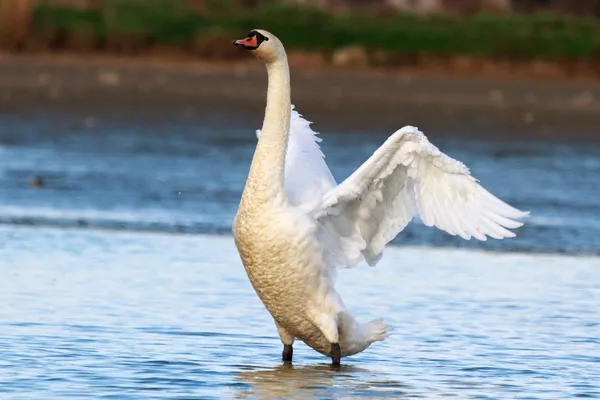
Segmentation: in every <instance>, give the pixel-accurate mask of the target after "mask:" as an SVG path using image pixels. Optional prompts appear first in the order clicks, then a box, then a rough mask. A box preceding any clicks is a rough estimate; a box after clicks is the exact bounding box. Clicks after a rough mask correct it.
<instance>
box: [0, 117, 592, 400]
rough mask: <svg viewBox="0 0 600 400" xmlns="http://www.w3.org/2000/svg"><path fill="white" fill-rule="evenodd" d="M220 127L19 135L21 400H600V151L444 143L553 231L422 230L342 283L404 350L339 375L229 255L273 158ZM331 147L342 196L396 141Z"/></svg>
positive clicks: (21, 128)
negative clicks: (251, 189)
mask: <svg viewBox="0 0 600 400" xmlns="http://www.w3.org/2000/svg"><path fill="white" fill-rule="evenodd" d="M212 118H213V120H212V121H205V122H206V123H202V121H200V122H199V121H193V122H190V121H188V122H185V121H179V122H178V123H171V124H168V125H167V124H153V125H148V124H144V122H143V121H133V120H132V121H111V120H110V119H106V120H103V119H91V118H88V119H84V120H79V119H74V118H73V117H69V116H67V115H61V114H55V115H54V114H53V115H39V116H36V118H28V117H23V116H18V115H13V116H6V115H2V116H0V160H1V162H0V349H1V351H2V353H1V354H2V357H0V399H10V400H12V399H41V398H43V399H64V398H82V399H83V398H115V399H138V398H140V399H141V398H143V399H147V398H155V399H166V398H177V399H191V398H195V399H208V398H261V399H270V398H295V399H299V398H339V399H342V398H377V397H379V398H402V397H408V398H427V399H429V398H439V397H451V396H452V397H458V398H473V399H475V398H477V399H481V398H490V399H491V398H494V399H495V398H499V399H506V398H521V399H565V398H573V397H600V383H598V382H600V350H599V349H600V343H599V339H598V332H599V331H600V312H599V311H598V310H600V283H599V282H600V268H599V267H600V257H599V256H598V255H599V254H600V241H599V240H598V238H599V237H600V203H599V202H598V198H600V181H599V180H598V179H596V177H597V175H598V173H599V172H600V148H598V147H594V146H591V145H590V146H581V145H575V144H571V143H564V144H557V143H543V142H526V141H522V142H512V143H511V142H490V141H473V140H458V139H456V140H442V141H436V144H438V146H439V147H440V148H441V149H442V150H443V151H445V152H447V153H448V154H449V155H451V156H453V157H455V158H458V159H460V160H462V161H464V162H465V163H466V164H467V165H468V166H469V167H471V169H472V171H473V174H474V175H475V176H476V177H478V178H479V179H480V180H481V182H482V183H483V185H484V186H485V187H486V188H488V189H489V190H490V191H492V192H493V193H495V194H497V195H499V196H500V197H502V198H503V199H505V200H507V201H508V202H510V203H511V204H513V205H515V206H517V207H519V208H522V209H530V210H532V212H533V213H532V217H531V218H530V219H529V220H528V221H527V224H526V225H525V226H524V227H523V228H521V229H519V230H518V237H517V238H515V239H511V240H505V241H488V242H486V243H480V242H475V241H470V242H466V241H462V240H460V239H456V238H453V237H451V236H449V235H447V234H444V233H443V232H439V231H437V230H434V229H430V228H425V227H423V226H421V225H419V224H418V223H414V224H411V225H410V226H409V227H408V228H407V229H406V230H405V232H403V233H401V234H400V235H399V236H398V238H397V239H396V240H395V242H394V243H395V244H396V245H402V246H400V247H391V248H389V249H388V250H387V251H386V254H385V256H384V258H383V260H382V262H381V263H380V264H379V265H378V266H377V267H376V268H368V267H365V266H362V267H360V268H357V269H355V270H351V271H343V272H341V273H340V275H339V284H338V286H339V291H340V292H341V294H342V297H343V298H344V300H345V302H346V304H347V305H348V307H349V308H351V309H352V310H353V312H355V313H356V315H357V316H358V317H359V319H361V320H363V321H366V320H370V319H373V318H377V317H384V318H385V319H386V320H387V321H388V322H389V323H391V324H392V325H393V326H394V327H395V331H394V335H393V336H392V337H390V338H389V339H388V340H387V341H385V342H382V343H376V344H374V345H373V346H372V347H371V348H369V349H368V350H367V351H365V352H363V353H360V354H359V355H356V356H353V357H350V358H347V359H344V365H343V367H342V368H341V370H340V371H334V370H332V369H331V368H330V367H329V366H328V363H329V360H328V359H326V358H325V357H322V356H321V355H319V354H317V353H315V352H314V351H312V350H311V349H309V348H307V347H306V346H304V345H303V344H301V343H297V344H296V345H295V352H294V358H295V361H294V365H293V367H289V366H284V365H282V363H281V361H280V357H281V343H280V341H279V338H278V336H277V333H276V330H275V328H274V326H273V322H272V320H271V318H270V316H269V314H268V313H267V312H266V310H265V309H264V307H263V306H262V304H261V303H260V301H259V300H258V298H257V297H256V295H255V294H254V292H253V289H252V287H251V286H250V284H249V282H248V280H247V278H246V275H245V272H244V270H243V267H242V265H241V263H240V261H239V258H238V255H237V252H236V250H235V247H234V246H233V242H232V239H231V237H230V235H229V232H230V226H231V221H232V218H233V215H234V213H235V209H236V207H237V203H238V201H239V195H240V192H241V189H242V187H243V184H244V180H245V177H246V173H247V169H248V165H249V162H250V158H251V155H252V151H253V146H254V144H255V137H254V136H253V132H252V130H251V129H248V128H244V129H242V128H241V127H242V126H243V125H244V124H245V121H244V120H243V119H239V118H238V117H235V116H222V115H221V116H219V115H213V116H212ZM225 122H226V123H225ZM322 137H323V139H324V141H323V143H322V147H323V150H324V152H325V153H326V154H327V156H328V158H327V160H328V162H329V164H330V166H331V169H332V170H333V172H334V175H335V176H336V178H337V179H338V181H340V180H342V179H343V178H344V177H345V176H348V175H349V174H350V172H351V171H353V170H354V169H355V168H356V167H357V166H358V165H360V163H361V162H362V161H364V160H365V159H366V158H367V157H368V156H369V155H370V154H371V152H372V151H373V150H374V149H375V148H376V147H377V146H378V145H379V144H380V143H381V142H383V140H385V136H382V135H377V134H371V133H369V134H338V133H335V132H333V133H331V132H326V133H323V135H322ZM36 176H40V177H41V178H42V180H43V182H44V185H43V187H41V188H33V187H31V186H30V185H29V184H28V182H29V181H30V180H31V179H33V178H34V177H36ZM457 247H461V249H459V248H457ZM475 248H480V249H486V250H494V251H481V250H477V249H475ZM558 253H569V254H568V255H564V254H563V255H561V254H558Z"/></svg>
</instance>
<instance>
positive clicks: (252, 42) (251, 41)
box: [231, 35, 258, 49]
mask: <svg viewBox="0 0 600 400" xmlns="http://www.w3.org/2000/svg"><path fill="white" fill-rule="evenodd" d="M231 44H232V45H234V46H242V47H245V48H247V49H255V48H257V47H258V39H257V37H256V35H254V36H251V37H245V38H243V39H238V40H234V41H233V42H231Z"/></svg>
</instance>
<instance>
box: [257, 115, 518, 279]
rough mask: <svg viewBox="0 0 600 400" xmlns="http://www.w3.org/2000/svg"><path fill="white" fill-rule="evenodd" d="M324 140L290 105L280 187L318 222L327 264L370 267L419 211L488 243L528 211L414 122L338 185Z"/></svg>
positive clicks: (429, 220)
mask: <svg viewBox="0 0 600 400" xmlns="http://www.w3.org/2000/svg"><path fill="white" fill-rule="evenodd" d="M257 137H260V130H257ZM321 140H322V139H321V138H319V137H318V136H317V132H315V131H313V130H312V129H311V128H310V122H309V121H307V120H306V119H304V118H303V117H302V115H300V114H299V113H298V112H297V111H296V110H294V106H293V105H292V112H291V124H290V135H289V139H288V146H287V154H286V159H285V160H286V161H285V178H284V179H285V183H284V187H285V192H286V195H287V197H288V200H289V201H290V203H291V204H293V205H295V206H298V207H301V208H302V209H305V210H307V211H308V212H309V213H310V215H311V217H312V218H314V219H315V220H317V221H318V222H319V231H318V235H319V240H320V242H321V244H322V246H323V251H324V254H325V263H326V265H327V266H328V267H331V268H344V267H353V266H355V265H357V264H358V263H359V262H360V261H362V260H363V259H364V260H365V261H367V262H368V263H369V265H375V264H376V263H377V261H379V259H380V258H381V255H382V251H383V248H384V247H385V245H386V244H388V243H389V242H390V241H392V240H393V239H394V238H395V237H396V235H398V233H400V232H401V231H402V230H403V229H404V228H405V227H406V226H407V225H408V223H409V222H410V221H411V220H412V219H413V218H414V217H416V216H419V217H420V219H421V221H422V222H423V223H424V224H425V225H427V226H435V227H437V228H439V229H441V230H443V231H445V232H447V233H449V234H451V235H458V236H460V237H462V238H463V239H466V240H470V239H471V238H475V239H478V240H482V241H485V240H487V237H488V236H489V237H491V238H494V239H504V238H511V237H514V236H515V234H514V233H513V232H511V231H509V230H508V229H515V228H518V227H520V226H522V225H523V224H522V223H521V222H517V221H515V220H514V219H518V218H523V217H526V216H527V215H528V214H529V213H528V212H522V211H519V210H517V209H516V208H514V207H512V206H510V205H508V204H506V203H505V202H503V201H502V200H500V199H498V198H497V197H495V196H494V195H492V194H491V193H489V192H488V191H487V190H485V189H484V188H483V187H482V186H481V185H479V183H478V181H477V180H476V179H475V178H474V177H472V176H471V174H470V171H469V169H468V168H467V167H466V166H465V165H464V164H463V163H461V162H460V161H457V160H455V159H453V158H451V157H448V156H447V155H446V154H444V153H443V152H441V151H440V150H439V149H438V148H437V147H436V146H434V145H433V144H431V143H430V142H429V141H428V140H427V138H426V137H425V135H424V134H423V133H422V132H421V131H419V130H418V129H417V128H415V127H412V126H406V127H404V128H402V129H400V130H398V131H396V132H395V133H394V134H393V135H392V136H390V138H389V139H388V140H387V141H386V142H385V143H384V144H383V145H382V146H381V147H380V148H379V149H377V151H375V153H374V154H373V156H371V158H369V159H368V160H367V161H366V162H365V163H364V164H363V165H362V166H360V168H358V169H357V170H356V171H355V172H354V173H353V174H352V175H351V176H350V177H348V178H347V179H346V180H344V181H343V182H342V183H341V184H339V185H337V186H336V182H335V179H334V178H333V175H332V174H331V171H330V170H329V168H328V167H327V163H326V162H325V159H324V158H325V156H324V154H323V152H322V151H321V149H320V147H319V144H318V143H319V142H320V141H321ZM507 228H508V229H507Z"/></svg>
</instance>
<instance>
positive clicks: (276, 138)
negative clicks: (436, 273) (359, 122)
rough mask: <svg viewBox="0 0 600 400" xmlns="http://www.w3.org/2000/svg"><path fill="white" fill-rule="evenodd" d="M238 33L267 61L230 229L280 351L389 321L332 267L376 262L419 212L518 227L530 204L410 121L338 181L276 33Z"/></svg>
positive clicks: (499, 235) (489, 231)
mask: <svg viewBox="0 0 600 400" xmlns="http://www.w3.org/2000/svg"><path fill="white" fill-rule="evenodd" d="M259 38H260V40H261V41H259V40H258V39H259ZM235 43H236V44H239V45H242V46H244V47H247V48H249V49H251V50H252V51H253V53H254V54H255V55H256V56H257V57H258V58H259V59H260V60H262V61H263V62H264V63H265V65H266V66H267V72H268V75H269V88H268V92H267V106H266V110H265V120H264V123H263V127H262V130H259V131H257V132H256V133H257V137H258V144H257V146H256V151H255V154H254V158H253V160H252V165H251V167H250V172H249V175H248V180H247V182H246V186H245V188H244V192H243V194H242V199H241V202H240V207H239V209H238V213H237V215H236V218H235V221H234V226H233V233H234V238H235V242H236V246H237V248H238V251H239V253H240V257H241V259H242V261H243V264H244V267H245V269H246V272H247V273H248V277H249V279H250V281H251V282H252V285H253V287H254V289H255V290H256V293H257V295H258V296H259V297H260V299H261V300H262V302H263V304H264V305H265V307H266V308H267V309H268V310H269V312H270V314H271V315H272V316H273V319H274V320H275V324H276V327H277V330H278V332H279V336H280V337H281V341H282V342H283V343H284V345H285V346H284V353H283V358H284V360H291V346H292V344H293V342H294V340H295V339H296V338H298V339H301V340H302V341H304V342H305V343H306V344H307V345H309V346H310V347H312V348H313V349H315V350H316V351H318V352H320V353H322V354H325V355H328V356H331V357H332V360H333V363H334V364H337V363H339V359H340V358H341V357H345V356H349V355H352V354H356V353H358V352H361V351H363V350H365V349H366V348H367V347H369V346H370V345H371V344H372V343H373V342H376V341H380V340H384V339H385V338H386V337H387V335H388V334H387V329H388V327H387V325H386V324H385V323H383V322H381V321H372V322H369V323H366V324H365V323H362V324H361V323H359V322H357V321H356V320H355V319H354V317H353V316H352V315H351V313H350V312H349V311H348V310H347V309H346V307H345V305H344V303H343V302H342V300H341V298H340V297H339V295H338V293H337V292H336V290H335V288H334V282H333V276H334V271H335V270H336V269H339V268H351V267H354V266H356V265H357V264H358V263H360V262H361V261H362V260H365V261H366V262H367V263H369V264H370V265H375V264H376V263H377V262H378V261H379V259H380V258H381V256H382V252H383V249H384V247H385V246H386V244H388V243H389V242H390V241H391V240H392V239H393V238H394V237H395V236H396V235H397V234H398V233H399V232H401V231H402V230H403V229H404V228H405V227H406V226H407V224H408V223H409V222H410V221H411V220H412V219H413V218H414V217H416V216H419V217H420V219H421V220H422V222H423V223H424V224H425V225H427V226H435V227H437V228H439V229H441V230H443V231H445V232H447V233H449V234H451V235H459V236H460V237H462V238H464V239H467V240H468V239H471V238H476V239H478V240H486V239H487V237H488V236H489V237H492V238H495V239H503V238H509V237H514V236H515V234H514V233H513V232H511V231H510V230H509V229H514V228H518V227H520V226H521V225H522V223H521V222H518V221H516V219H519V218H522V217H525V216H527V215H528V213H527V212H522V211H519V210H517V209H516V208H514V207H512V206H510V205H508V204H506V203H505V202H503V201H502V200H500V199H498V198H497V197H495V196H494V195H492V194H490V193H489V192H488V191H486V190H485V189H484V188H483V187H481V186H480V185H479V183H478V181H477V180H476V179H475V178H473V177H472V176H471V175H470V172H469V169H468V168H467V167H466V166H465V165H463V164H462V163H461V162H459V161H457V160H454V159H452V158H450V157H448V156H447V155H445V154H444V153H442V152H441V151H440V150H438V148H437V147H435V146H434V145H433V144H431V143H430V142H429V141H428V140H427V138H426V137H425V135H423V133H421V132H420V131H419V130H418V129H417V128H415V127H412V126H406V127H404V128H402V129H400V130H398V131H396V132H395V133H394V134H393V135H392V136H390V137H389V139H388V140H386V142H385V143H383V145H382V146H381V147H380V148H379V149H377V150H376V151H375V153H374V154H373V155H372V156H371V157H370V158H369V159H368V160H366V161H365V162H364V163H363V164H362V165H361V166H360V167H359V168H358V169H357V170H356V171H355V172H354V173H353V174H352V175H351V176H350V177H348V178H347V179H346V180H344V181H343V182H341V183H340V184H336V181H335V179H334V178H333V176H332V174H331V172H330V170H329V168H328V167H327V164H326V163H325V159H324V155H323V153H322V152H321V149H320V147H319V142H320V141H321V139H320V138H319V137H318V136H317V134H316V132H314V131H313V130H312V129H311V128H310V123H309V122H308V121H307V120H305V119H304V118H303V117H302V116H301V115H300V114H299V113H298V112H297V111H296V110H294V107H293V106H292V105H291V99H290V81H289V68H288V64H287V57H286V55H285V50H284V48H283V45H282V44H281V42H280V41H279V39H277V38H276V37H275V36H274V35H272V34H271V33H269V32H266V31H262V30H255V31H252V32H251V33H250V34H249V36H248V37H247V38H245V39H241V40H239V41H236V42H235Z"/></svg>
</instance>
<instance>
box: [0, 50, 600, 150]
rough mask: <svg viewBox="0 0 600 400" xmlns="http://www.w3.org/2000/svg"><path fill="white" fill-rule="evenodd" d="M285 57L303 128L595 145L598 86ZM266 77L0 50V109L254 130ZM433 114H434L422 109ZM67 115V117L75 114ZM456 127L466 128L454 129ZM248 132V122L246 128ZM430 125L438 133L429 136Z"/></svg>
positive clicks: (244, 64) (242, 64) (234, 66)
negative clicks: (404, 130)
mask: <svg viewBox="0 0 600 400" xmlns="http://www.w3.org/2000/svg"><path fill="white" fill-rule="evenodd" d="M298 57H299V56H298V55H296V54H291V55H290V64H291V66H292V85H293V87H292V96H293V103H294V104H295V105H296V106H297V109H298V110H299V111H300V112H301V113H302V114H305V115H306V117H307V118H308V120H310V121H314V122H315V129H316V130H317V131H319V130H323V129H325V130H336V131H343V130H349V131H358V132H365V131H367V132H382V133H385V132H387V133H388V134H389V133H391V132H393V131H394V130H396V129H398V128H400V127H401V126H404V125H415V126H418V127H419V128H421V129H423V130H424V132H426V133H427V132H428V131H430V133H428V136H429V135H431V136H433V137H435V136H436V135H444V136H459V137H480V136H479V133H478V132H482V131H485V132H486V133H485V136H484V137H486V138H492V139H494V138H499V139H503V138H512V139H523V138H527V139H542V140H553V139H558V140H564V139H567V138H568V139H569V140H583V141H594V142H600V132H598V131H599V127H600V83H599V82H593V81H588V80H573V79H569V80H555V79H524V78H522V77H518V76H517V77H490V76H475V77H473V76H462V75H454V74H434V73H423V71H416V72H408V71H398V70H392V71H390V70H385V71H383V70H381V69H373V70H370V69H342V68H334V67H326V68H319V67H316V66H315V64H312V65H311V64H310V63H309V62H307V61H304V62H302V60H299V58H298ZM265 93H266V74H265V72H264V68H263V67H262V66H261V65H260V64H259V63H258V62H257V61H256V60H255V59H254V58H253V57H252V56H250V55H248V56H247V59H246V60H238V61H233V62H226V61H223V62H215V61H210V60H206V59H194V60H189V59H187V60H186V59H182V58H177V57H173V58H169V59H167V58H164V57H122V56H107V55H98V54H86V55H83V54H78V53H63V54H35V55H31V54H27V55H25V54H21V55H14V54H7V53H2V54H0V113H2V114H14V113H17V114H24V113H25V114H35V113H36V112H43V111H49V112H59V113H66V114H70V115H74V116H77V115H79V117H81V118H85V117H93V118H97V119H106V118H109V119H110V118H112V117H119V118H123V119H125V120H131V119H138V120H140V121H148V122H150V121H154V122H161V121H162V122H165V123H168V122H169V121H177V120H198V121H199V120H204V121H206V120H207V118H208V119H209V120H211V121H213V122H214V123H216V124H223V121H219V118H218V117H217V116H218V115H225V114H231V111H232V110H235V114H236V115H238V116H240V118H241V120H240V121H238V122H235V121H231V122H230V123H231V124H240V125H242V126H248V125H250V126H253V127H258V126H259V124H260V121H261V117H260V116H261V115H262V114H261V113H262V112H264V101H265V100H264V96H265ZM432 116H434V117H432ZM79 117H78V118H79ZM465 127H467V128H468V130H469V131H470V133H466V132H462V131H464V130H466V129H465ZM253 129H255V128H253ZM436 132H438V133H436Z"/></svg>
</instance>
